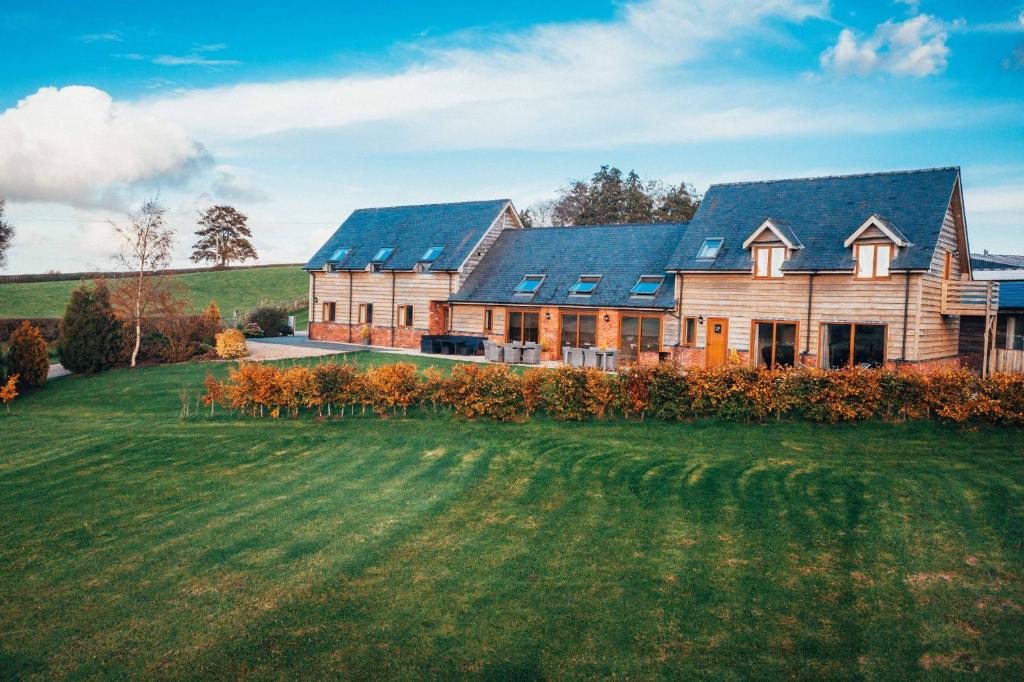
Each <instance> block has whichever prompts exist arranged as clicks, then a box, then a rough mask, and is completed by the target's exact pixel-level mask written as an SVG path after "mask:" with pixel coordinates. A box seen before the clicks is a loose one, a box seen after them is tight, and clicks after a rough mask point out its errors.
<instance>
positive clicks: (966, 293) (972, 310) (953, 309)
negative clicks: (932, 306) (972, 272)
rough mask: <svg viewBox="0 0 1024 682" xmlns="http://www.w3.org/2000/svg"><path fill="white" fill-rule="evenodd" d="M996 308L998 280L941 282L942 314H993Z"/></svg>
mask: <svg viewBox="0 0 1024 682" xmlns="http://www.w3.org/2000/svg"><path fill="white" fill-rule="evenodd" d="M998 308H999V283H998V282H956V281H952V280H945V281H943V282H942V314H943V315H994V314H995V312H996V310H997V309H998Z"/></svg>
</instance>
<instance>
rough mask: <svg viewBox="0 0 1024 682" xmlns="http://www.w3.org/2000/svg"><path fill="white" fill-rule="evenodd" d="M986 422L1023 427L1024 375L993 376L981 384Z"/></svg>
mask: <svg viewBox="0 0 1024 682" xmlns="http://www.w3.org/2000/svg"><path fill="white" fill-rule="evenodd" d="M983 393H984V395H985V397H986V398H987V399H988V402H987V403H986V406H987V407H988V415H987V417H988V421H991V422H993V423H996V424H1010V425H1016V426H1024V375H1021V374H993V375H992V376H990V377H988V378H987V379H986V380H985V381H984V382H983Z"/></svg>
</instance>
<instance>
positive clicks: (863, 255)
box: [856, 244, 892, 279]
mask: <svg viewBox="0 0 1024 682" xmlns="http://www.w3.org/2000/svg"><path fill="white" fill-rule="evenodd" d="M856 255H857V277H859V278H862V279H873V278H877V277H888V276H889V262H890V261H891V260H892V244H858V245H857V254H856Z"/></svg>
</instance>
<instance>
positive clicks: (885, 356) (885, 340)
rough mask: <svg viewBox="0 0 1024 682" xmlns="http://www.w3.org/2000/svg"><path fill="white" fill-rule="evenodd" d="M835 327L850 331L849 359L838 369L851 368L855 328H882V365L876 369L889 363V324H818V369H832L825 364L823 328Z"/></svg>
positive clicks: (854, 347) (854, 345)
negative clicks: (847, 328)
mask: <svg viewBox="0 0 1024 682" xmlns="http://www.w3.org/2000/svg"><path fill="white" fill-rule="evenodd" d="M827 326H836V327H851V329H850V357H849V358H848V359H847V363H846V364H845V365H843V367H841V368H840V369H849V368H851V367H853V356H854V354H855V352H856V349H857V327H882V329H883V335H882V363H881V364H880V365H879V366H878V367H877V369H885V366H886V364H887V363H888V362H889V324H888V323H887V322H820V323H819V324H818V367H820V368H822V369H832V367H830V366H827V365H826V364H825V347H824V341H825V327H827Z"/></svg>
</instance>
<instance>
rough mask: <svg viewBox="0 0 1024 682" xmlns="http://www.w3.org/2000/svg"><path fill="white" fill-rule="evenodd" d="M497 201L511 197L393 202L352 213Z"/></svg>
mask: <svg viewBox="0 0 1024 682" xmlns="http://www.w3.org/2000/svg"><path fill="white" fill-rule="evenodd" d="M498 202H508V203H512V200H511V199H471V200H469V201H438V202H434V203H431V204H395V205H393V206H369V207H365V208H357V209H355V210H354V211H352V212H353V213H358V212H359V211H387V210H389V209H393V208H429V207H431V206H464V205H466V204H496V203H498Z"/></svg>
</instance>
